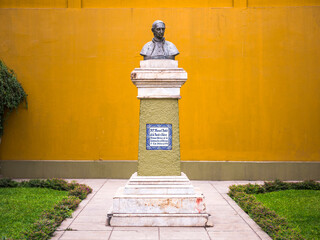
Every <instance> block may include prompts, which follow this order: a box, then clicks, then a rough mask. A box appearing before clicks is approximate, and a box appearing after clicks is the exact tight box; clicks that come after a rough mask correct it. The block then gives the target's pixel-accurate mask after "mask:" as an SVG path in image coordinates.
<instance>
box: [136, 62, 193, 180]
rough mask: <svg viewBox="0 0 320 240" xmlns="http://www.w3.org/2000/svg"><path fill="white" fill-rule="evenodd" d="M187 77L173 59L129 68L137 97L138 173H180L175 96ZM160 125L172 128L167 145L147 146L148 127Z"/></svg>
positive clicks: (176, 174)
mask: <svg viewBox="0 0 320 240" xmlns="http://www.w3.org/2000/svg"><path fill="white" fill-rule="evenodd" d="M187 77H188V75H187V72H186V71H184V70H183V69H182V68H178V61H174V60H146V61H141V62H140V68H136V69H134V70H133V71H132V73H131V80H132V82H133V83H134V85H136V86H137V88H138V98H139V99H140V120H139V155H138V175H141V176H178V175H180V174H181V168H180V135H179V105H178V99H180V98H181V96H180V88H181V86H182V85H183V84H184V83H185V82H186V80H187ZM148 124H149V125H148ZM161 124H162V126H169V127H171V130H172V132H171V137H172V138H171V139H170V140H171V142H170V144H167V145H166V146H168V145H169V147H167V148H166V147H165V144H162V146H161V145H159V147H158V148H157V146H154V148H153V149H152V147H151V149H148V147H147V146H148V144H147V140H148V131H147V130H148V129H147V127H148V126H150V125H151V126H154V125H159V126H160V125H161ZM155 134H157V133H155ZM149 137H150V136H149ZM151 137H152V136H151ZM154 137H156V136H154ZM160 138H161V137H160ZM151 140H152V139H151ZM155 140H157V139H155ZM159 141H161V140H159ZM154 142H155V143H156V141H154Z"/></svg>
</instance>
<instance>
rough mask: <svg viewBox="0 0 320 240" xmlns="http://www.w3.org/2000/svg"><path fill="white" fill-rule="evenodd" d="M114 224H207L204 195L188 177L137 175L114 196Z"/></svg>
mask: <svg viewBox="0 0 320 240" xmlns="http://www.w3.org/2000/svg"><path fill="white" fill-rule="evenodd" d="M109 213H110V214H108V220H107V223H108V224H110V225H111V226H197V227H200V226H202V227H204V226H207V222H208V218H209V214H207V213H206V206H205V202H204V196H203V194H202V193H201V191H200V190H199V189H195V188H194V187H193V186H192V184H191V182H190V180H189V179H188V177H187V176H186V175H185V174H184V173H181V175H180V176H151V177H149V176H137V174H136V173H135V174H133V175H132V177H131V178H130V179H129V181H128V182H127V184H126V186H125V187H120V188H119V189H118V191H117V193H116V194H115V196H114V197H113V208H112V210H111V211H110V212H109Z"/></svg>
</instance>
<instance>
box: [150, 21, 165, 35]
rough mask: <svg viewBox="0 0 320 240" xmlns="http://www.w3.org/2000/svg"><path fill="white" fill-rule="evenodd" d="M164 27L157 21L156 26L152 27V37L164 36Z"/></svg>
mask: <svg viewBox="0 0 320 240" xmlns="http://www.w3.org/2000/svg"><path fill="white" fill-rule="evenodd" d="M165 29H166V27H165V25H164V24H163V23H162V22H160V23H157V24H156V26H155V27H154V28H152V32H153V35H154V37H155V38H157V39H162V38H163V36H164V31H165Z"/></svg>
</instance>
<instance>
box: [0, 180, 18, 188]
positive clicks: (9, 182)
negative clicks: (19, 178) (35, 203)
mask: <svg viewBox="0 0 320 240" xmlns="http://www.w3.org/2000/svg"><path fill="white" fill-rule="evenodd" d="M18 185H19V183H18V182H15V181H12V180H11V179H9V178H2V179H0V187H2V188H8V187H17V186H18Z"/></svg>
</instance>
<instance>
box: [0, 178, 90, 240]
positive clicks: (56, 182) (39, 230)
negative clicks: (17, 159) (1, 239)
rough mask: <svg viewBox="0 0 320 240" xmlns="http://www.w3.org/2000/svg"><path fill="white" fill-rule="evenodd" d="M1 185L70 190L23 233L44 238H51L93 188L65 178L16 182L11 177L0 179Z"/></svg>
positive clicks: (33, 239) (31, 239)
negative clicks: (65, 196) (69, 181)
mask: <svg viewBox="0 0 320 240" xmlns="http://www.w3.org/2000/svg"><path fill="white" fill-rule="evenodd" d="M0 187H37V188H51V189H54V190H61V191H68V195H69V196H68V197H67V198H64V199H62V201H61V202H59V203H58V204H56V205H54V206H53V208H52V209H50V210H48V211H45V212H43V213H42V215H41V217H40V219H39V220H38V221H36V222H35V223H34V224H33V225H32V227H31V228H30V229H28V230H27V231H26V232H24V233H23V239H27V240H37V239H39V240H43V239H49V238H50V237H51V235H52V234H53V232H54V231H55V230H56V229H57V227H58V226H59V225H60V224H61V223H62V221H63V220H64V219H65V218H68V217H71V214H72V211H73V210H75V209H76V208H77V207H78V205H79V204H80V202H81V200H83V199H85V198H86V197H87V195H88V194H89V193H91V192H92V189H91V188H90V187H88V186H86V185H84V184H79V183H76V182H74V181H73V182H71V183H68V182H67V181H65V180H63V179H57V178H53V179H47V180H39V179H31V180H29V181H22V182H16V181H12V180H11V179H0ZM6 240H9V239H6Z"/></svg>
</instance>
